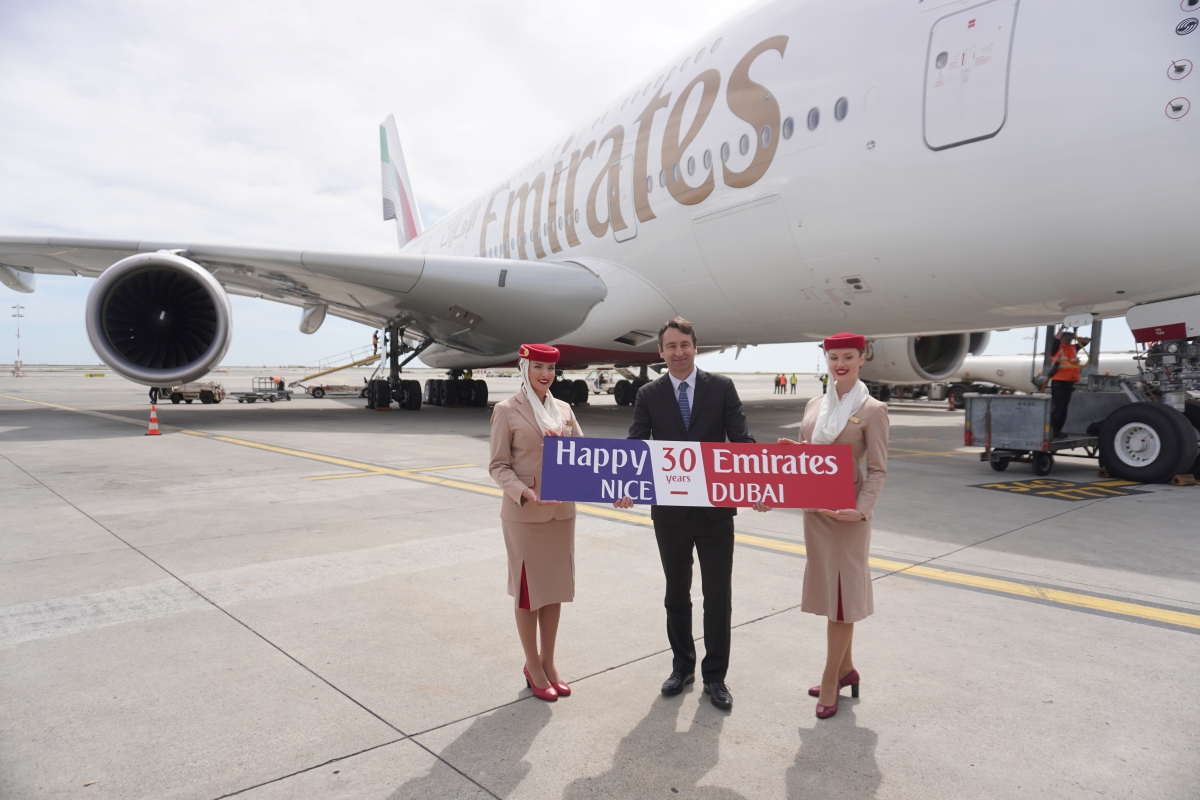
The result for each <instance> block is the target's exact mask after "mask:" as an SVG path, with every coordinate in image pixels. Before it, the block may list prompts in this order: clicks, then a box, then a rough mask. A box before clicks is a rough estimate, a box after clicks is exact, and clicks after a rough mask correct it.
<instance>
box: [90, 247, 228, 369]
mask: <svg viewBox="0 0 1200 800" xmlns="http://www.w3.org/2000/svg"><path fill="white" fill-rule="evenodd" d="M87 332H88V338H89V339H90V340H91V342H92V348H93V349H94V350H95V351H96V355H98V356H100V359H101V360H102V361H103V362H104V363H105V364H107V365H108V366H109V367H110V368H112V370H113V371H114V372H116V373H118V374H120V375H123V376H125V377H126V378H129V380H131V381H135V382H137V383H142V384H145V385H147V386H171V385H173V384H177V383H187V382H188V381H194V380H196V379H197V378H200V377H202V376H203V375H205V374H206V373H208V372H209V371H210V370H211V369H212V368H213V367H215V366H217V364H219V363H220V362H221V359H222V358H223V357H224V356H225V352H226V351H227V350H228V349H229V343H230V342H231V341H232V339H233V336H232V333H233V307H232V306H231V305H230V303H229V296H228V295H227V294H226V293H225V290H224V289H223V288H222V287H221V284H220V283H218V282H217V279H216V278H214V277H213V276H212V275H211V274H209V272H208V271H207V270H205V269H204V268H203V267H201V266H200V265H198V264H196V263H195V262H193V261H189V260H188V259H186V258H183V257H181V256H177V255H175V254H173V253H168V252H165V251H160V252H157V253H139V254H138V255H135V256H130V257H129V258H124V259H121V260H120V261H118V262H117V263H115V264H113V265H112V266H111V267H109V268H108V269H106V270H105V271H104V273H103V274H102V275H101V276H100V277H99V278H97V279H96V284H95V285H94V286H93V287H92V291H91V292H90V293H89V294H88V299H87Z"/></svg>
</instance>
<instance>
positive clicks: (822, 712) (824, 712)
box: [817, 694, 842, 719]
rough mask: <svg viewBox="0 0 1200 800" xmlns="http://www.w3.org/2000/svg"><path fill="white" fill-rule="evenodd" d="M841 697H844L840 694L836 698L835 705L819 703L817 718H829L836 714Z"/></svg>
mask: <svg viewBox="0 0 1200 800" xmlns="http://www.w3.org/2000/svg"><path fill="white" fill-rule="evenodd" d="M841 699H842V696H841V695H840V694H839V695H838V696H837V697H836V698H835V699H834V701H833V705H831V706H823V705H821V704H820V703H817V719H829V718H830V717H832V716H833V715H834V714H836V713H837V707H838V701H839V700H841Z"/></svg>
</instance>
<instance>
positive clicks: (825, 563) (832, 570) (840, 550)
mask: <svg viewBox="0 0 1200 800" xmlns="http://www.w3.org/2000/svg"><path fill="white" fill-rule="evenodd" d="M804 547H805V550H806V551H807V555H808V560H807V561H806V562H805V564H804V592H803V594H802V596H801V599H800V610H801V611H804V612H807V613H809V614H820V615H821V616H823V617H828V618H829V619H831V620H834V621H837V622H858V621H859V620H863V619H866V618H867V617H869V616H871V615H872V614H874V613H875V598H874V594H873V593H872V591H871V565H870V559H871V522H870V520H861V521H860V522H839V521H838V520H836V519H833V518H832V517H827V516H825V515H824V514H819V513H817V512H816V511H806V512H804Z"/></svg>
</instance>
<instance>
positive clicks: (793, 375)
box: [792, 372, 796, 394]
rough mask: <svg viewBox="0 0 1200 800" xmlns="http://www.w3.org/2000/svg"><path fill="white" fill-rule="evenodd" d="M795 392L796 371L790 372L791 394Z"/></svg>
mask: <svg viewBox="0 0 1200 800" xmlns="http://www.w3.org/2000/svg"><path fill="white" fill-rule="evenodd" d="M795 393H796V373H794V372H793V373H792V394H795Z"/></svg>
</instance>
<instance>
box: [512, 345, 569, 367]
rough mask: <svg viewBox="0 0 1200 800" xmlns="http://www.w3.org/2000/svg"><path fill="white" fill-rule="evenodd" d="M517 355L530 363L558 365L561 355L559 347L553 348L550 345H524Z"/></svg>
mask: <svg viewBox="0 0 1200 800" xmlns="http://www.w3.org/2000/svg"><path fill="white" fill-rule="evenodd" d="M517 355H518V356H520V357H521V358H527V359H529V360H530V361H541V362H543V363H545V364H557V363H558V356H559V353H558V348H557V347H551V346H550V345H548V344H523V345H521V349H520V350H518V351H517Z"/></svg>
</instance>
